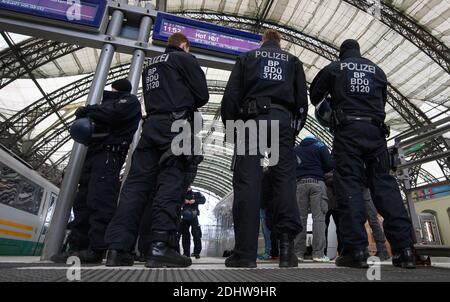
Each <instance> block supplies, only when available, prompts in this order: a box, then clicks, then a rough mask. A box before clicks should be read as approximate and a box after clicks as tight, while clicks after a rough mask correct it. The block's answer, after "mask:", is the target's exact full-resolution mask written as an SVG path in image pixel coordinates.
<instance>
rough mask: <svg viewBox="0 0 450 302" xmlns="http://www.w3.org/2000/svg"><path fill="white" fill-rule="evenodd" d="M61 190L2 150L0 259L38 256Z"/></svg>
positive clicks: (0, 172)
mask: <svg viewBox="0 0 450 302" xmlns="http://www.w3.org/2000/svg"><path fill="white" fill-rule="evenodd" d="M58 194H59V188H58V187H57V186H55V185H54V184H52V183H51V182H50V181H48V180H46V179H45V178H44V177H42V176H41V175H39V174H38V173H37V172H36V171H34V170H33V169H32V167H31V166H29V165H28V164H27V163H26V162H24V161H23V160H21V159H20V158H19V157H17V156H15V155H14V154H13V153H12V152H10V151H9V150H7V149H5V148H3V147H1V146H0V256H39V255H40V254H41V252H42V248H43V245H44V238H45V234H46V232H47V230H48V226H49V224H50V221H51V216H52V214H53V210H54V208H55V204H56V200H57V198H58Z"/></svg>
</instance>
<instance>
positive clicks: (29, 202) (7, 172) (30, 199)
mask: <svg viewBox="0 0 450 302" xmlns="http://www.w3.org/2000/svg"><path fill="white" fill-rule="evenodd" d="M43 194H44V190H43V188H41V187H40V186H38V185H37V184H35V183H34V182H32V181H30V180H29V179H27V178H26V177H23V176H22V175H20V174H19V173H17V172H16V171H14V170H13V169H11V168H9V167H7V166H5V165H3V164H0V203H3V204H6V205H9V206H11V207H14V208H16V209H19V210H22V211H26V212H28V213H31V214H34V215H37V214H38V212H39V208H40V206H41V202H42V196H43Z"/></svg>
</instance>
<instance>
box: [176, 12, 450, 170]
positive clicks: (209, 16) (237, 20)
mask: <svg viewBox="0 0 450 302" xmlns="http://www.w3.org/2000/svg"><path fill="white" fill-rule="evenodd" d="M176 14H178V15H182V16H185V17H189V18H193V19H198V20H202V21H206V22H211V23H216V24H221V25H224V26H232V27H234V28H239V29H243V30H250V31H251V30H252V29H254V28H255V25H256V24H257V22H258V20H257V19H255V18H249V17H242V16H236V15H229V14H218V13H210V12H198V11H183V12H176ZM261 25H262V28H273V29H276V30H278V31H279V32H280V34H281V35H282V38H283V39H284V40H286V41H288V42H291V43H293V44H296V45H299V46H301V47H303V48H305V49H308V50H310V51H312V52H314V53H316V54H318V55H320V56H322V57H324V58H326V59H328V60H330V61H334V60H336V59H337V58H338V55H339V50H338V49H337V47H336V46H333V45H330V44H328V43H325V42H323V41H321V40H319V39H317V38H314V37H311V36H308V35H305V34H303V33H301V32H299V31H297V30H295V29H293V28H289V27H287V26H281V25H279V24H275V23H271V22H262V23H261ZM387 101H388V103H389V104H390V105H391V107H392V108H393V109H394V110H396V111H397V112H398V114H399V115H400V116H401V117H402V118H403V119H404V120H405V121H406V122H407V123H408V124H409V125H410V127H411V128H412V129H418V128H420V127H422V126H425V125H427V124H430V123H431V120H430V119H429V118H428V117H427V115H426V114H425V113H424V112H423V111H422V110H420V109H419V108H418V107H417V106H416V105H414V104H413V103H412V102H410V101H409V100H408V98H406V97H405V96H403V95H402V94H401V93H400V92H399V91H398V89H396V88H395V87H393V86H392V85H391V84H388V99H387ZM442 144H443V145H442ZM429 145H430V146H429V147H430V149H431V150H436V152H443V151H444V150H448V149H449V148H448V145H447V143H446V142H445V140H444V139H443V138H442V137H441V138H438V139H436V140H435V141H433V142H431V143H430V144H429ZM443 146H445V147H444V148H443ZM426 154H427V153H423V154H422V156H426ZM437 163H438V165H439V166H440V168H441V170H442V172H443V174H444V175H445V177H446V178H447V179H450V164H449V161H447V160H445V159H443V160H442V159H440V160H438V161H437Z"/></svg>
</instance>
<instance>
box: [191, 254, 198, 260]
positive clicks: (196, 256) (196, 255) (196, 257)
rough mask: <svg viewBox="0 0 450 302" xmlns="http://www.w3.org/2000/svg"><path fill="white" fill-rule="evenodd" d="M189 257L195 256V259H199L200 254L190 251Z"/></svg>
mask: <svg viewBox="0 0 450 302" xmlns="http://www.w3.org/2000/svg"><path fill="white" fill-rule="evenodd" d="M191 257H195V259H200V254H195V253H192V255H191Z"/></svg>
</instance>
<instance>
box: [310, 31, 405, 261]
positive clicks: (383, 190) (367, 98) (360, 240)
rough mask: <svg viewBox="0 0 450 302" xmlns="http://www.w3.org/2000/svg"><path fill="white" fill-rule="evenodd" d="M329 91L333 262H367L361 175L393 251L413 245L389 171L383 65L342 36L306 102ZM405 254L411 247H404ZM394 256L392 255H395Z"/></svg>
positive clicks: (321, 98)
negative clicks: (338, 247)
mask: <svg viewBox="0 0 450 302" xmlns="http://www.w3.org/2000/svg"><path fill="white" fill-rule="evenodd" d="M328 94H329V95H331V107H332V109H333V112H334V114H333V117H334V118H333V125H332V127H333V131H334V142H333V155H334V160H335V164H336V171H335V173H334V183H335V192H336V200H337V203H338V210H339V213H340V222H339V227H340V239H341V241H342V244H343V255H344V256H346V257H347V258H345V259H344V258H341V260H342V259H344V260H345V261H342V262H340V261H339V260H340V259H338V260H337V261H336V264H337V265H340V264H342V266H354V267H367V264H366V263H365V259H366V258H367V254H366V252H365V250H366V247H367V233H366V230H365V228H364V223H365V221H366V218H367V216H366V206H365V202H364V199H363V179H364V178H365V176H366V175H367V179H368V186H369V188H370V192H371V195H372V199H373V201H374V203H375V206H376V208H377V209H378V211H379V213H380V214H381V215H382V216H383V218H384V230H385V232H386V236H387V238H388V240H389V242H390V244H391V246H392V248H393V251H394V254H398V255H401V254H402V253H403V252H404V250H405V249H408V248H411V247H412V244H413V242H412V237H411V228H412V227H411V221H410V219H409V217H408V215H407V212H406V209H405V207H404V205H403V202H402V198H401V195H400V191H399V188H398V185H397V182H396V180H395V178H394V177H392V176H391V175H390V174H389V170H390V159H389V154H388V150H387V146H386V138H385V136H386V134H387V131H386V127H385V125H384V119H385V111H384V108H385V104H386V97H387V96H386V95H387V79H386V75H385V74H384V72H383V70H381V69H380V68H379V67H378V66H377V65H376V64H374V63H373V62H371V61H370V60H368V59H365V58H363V57H361V54H360V50H359V44H358V43H357V42H356V41H354V40H347V41H345V42H344V43H343V45H342V46H341V53H340V60H339V61H336V62H333V63H331V64H330V65H328V66H326V67H325V68H324V69H323V70H321V71H320V72H319V74H318V75H317V76H316V78H315V79H314V80H313V82H312V84H311V95H310V96H311V102H312V103H313V104H314V105H317V104H318V103H320V102H321V101H322V100H323V99H324V98H325V97H326V96H327V95H328ZM406 253H407V254H409V253H410V251H406ZM394 258H395V257H394Z"/></svg>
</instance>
